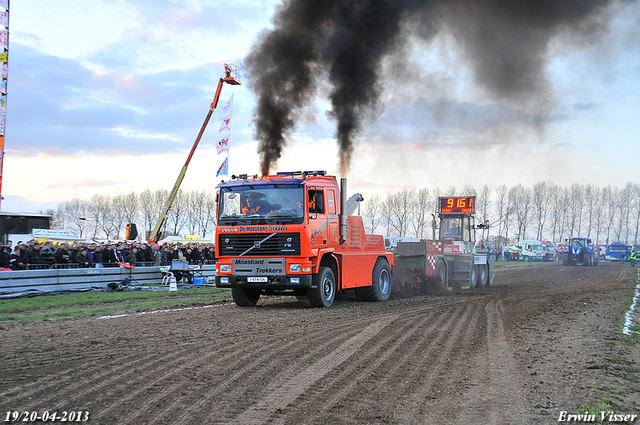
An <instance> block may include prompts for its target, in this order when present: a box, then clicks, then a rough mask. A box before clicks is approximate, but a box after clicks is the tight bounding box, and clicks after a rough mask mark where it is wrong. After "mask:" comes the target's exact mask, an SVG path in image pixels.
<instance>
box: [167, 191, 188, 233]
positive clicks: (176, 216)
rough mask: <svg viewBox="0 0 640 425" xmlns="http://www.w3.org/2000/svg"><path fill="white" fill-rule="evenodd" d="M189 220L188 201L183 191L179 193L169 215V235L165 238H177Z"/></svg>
mask: <svg viewBox="0 0 640 425" xmlns="http://www.w3.org/2000/svg"><path fill="white" fill-rule="evenodd" d="M186 219H187V200H186V195H185V193H184V191H183V190H182V189H180V190H179V191H178V194H177V195H176V199H175V200H174V201H173V205H172V206H171V209H170V210H169V212H168V214H167V223H166V227H167V234H166V235H165V236H170V235H174V236H177V235H179V234H180V232H181V231H182V228H183V227H184V225H185V221H186Z"/></svg>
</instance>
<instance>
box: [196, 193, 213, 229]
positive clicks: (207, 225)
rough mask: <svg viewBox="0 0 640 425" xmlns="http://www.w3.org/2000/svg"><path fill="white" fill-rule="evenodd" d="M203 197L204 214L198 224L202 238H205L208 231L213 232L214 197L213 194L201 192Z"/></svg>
mask: <svg viewBox="0 0 640 425" xmlns="http://www.w3.org/2000/svg"><path fill="white" fill-rule="evenodd" d="M202 193H203V197H204V212H203V214H202V218H201V222H200V229H201V230H200V232H201V233H202V237H203V238H205V237H207V233H208V232H209V231H214V229H215V226H216V197H215V194H214V193H211V192H204V191H203V192H202Z"/></svg>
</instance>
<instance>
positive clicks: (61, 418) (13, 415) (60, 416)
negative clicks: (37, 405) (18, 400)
mask: <svg viewBox="0 0 640 425" xmlns="http://www.w3.org/2000/svg"><path fill="white" fill-rule="evenodd" d="M88 420H89V412H88V411H87V410H72V411H69V412H67V411H65V410H63V411H62V412H58V411H57V410H56V411H54V412H49V411H47V410H45V411H44V412H42V413H38V412H36V411H33V412H30V411H28V410H25V411H22V412H19V411H17V410H12V411H8V412H5V417H4V422H36V421H40V422H86V421H88Z"/></svg>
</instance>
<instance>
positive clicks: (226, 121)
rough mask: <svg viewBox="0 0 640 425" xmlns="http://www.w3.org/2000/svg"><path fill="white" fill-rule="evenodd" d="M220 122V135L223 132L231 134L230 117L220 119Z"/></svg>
mask: <svg viewBox="0 0 640 425" xmlns="http://www.w3.org/2000/svg"><path fill="white" fill-rule="evenodd" d="M220 120H221V121H222V123H221V124H220V133H222V132H223V131H224V130H226V131H228V132H229V133H231V115H228V116H226V117H224V118H220Z"/></svg>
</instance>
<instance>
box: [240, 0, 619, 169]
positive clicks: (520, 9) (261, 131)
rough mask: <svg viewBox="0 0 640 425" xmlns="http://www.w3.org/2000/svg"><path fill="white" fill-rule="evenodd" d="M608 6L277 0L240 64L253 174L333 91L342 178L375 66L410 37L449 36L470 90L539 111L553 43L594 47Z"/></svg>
mask: <svg viewBox="0 0 640 425" xmlns="http://www.w3.org/2000/svg"><path fill="white" fill-rule="evenodd" d="M611 3H616V1H615V0H611V1H604V0H560V1H558V0H493V1H491V0H466V1H463V0H458V1H456V0H431V1H429V0H285V1H283V3H282V4H281V5H279V6H278V7H277V9H276V13H275V15H274V17H273V19H272V23H273V29H270V30H265V31H263V32H262V33H261V34H259V36H258V38H257V40H256V42H255V43H254V45H253V46H252V49H251V52H250V53H249V55H248V56H247V58H246V60H245V69H246V70H247V71H248V75H247V77H248V81H249V87H250V89H251V90H252V91H253V92H254V93H255V95H256V97H257V105H256V107H255V110H254V117H253V123H254V126H255V133H254V138H256V139H257V140H258V141H259V148H258V150H259V153H260V162H261V163H260V166H261V169H262V173H263V174H267V173H268V172H269V171H270V169H271V168H272V167H273V166H275V164H276V163H277V161H278V159H279V158H280V157H281V155H282V150H283V148H284V146H285V144H286V136H287V135H289V134H291V133H292V132H293V130H294V129H295V126H296V122H297V120H298V119H299V118H300V114H301V112H302V111H303V110H304V108H305V107H307V106H309V104H310V103H311V102H312V101H313V99H314V98H315V96H316V95H317V94H318V93H317V92H318V87H319V86H320V84H319V81H320V80H321V79H324V80H326V81H328V82H329V83H330V85H331V87H332V89H331V91H330V93H328V98H329V100H330V102H331V111H329V116H330V117H331V118H332V119H333V120H335V122H336V140H337V143H338V147H339V157H340V169H341V172H342V175H343V176H345V175H346V172H347V170H348V168H349V164H350V162H351V156H352V153H353V150H354V139H355V137H356V136H357V134H358V131H359V130H360V129H361V125H362V121H363V118H364V117H366V116H367V115H368V114H371V113H374V112H375V111H377V109H378V107H379V106H380V105H379V99H380V95H381V93H382V90H383V86H384V84H385V81H384V78H383V75H381V61H382V59H384V58H385V57H388V56H389V55H391V54H396V53H397V52H399V51H402V48H403V46H404V44H405V43H406V42H407V41H408V40H409V39H411V38H412V37H415V38H418V39H421V40H424V41H430V40H432V39H433V38H434V37H436V36H437V35H438V34H440V33H443V32H446V33H448V34H450V35H452V36H453V38H454V39H455V42H456V45H457V47H458V48H459V49H460V51H461V52H462V56H463V57H464V60H465V61H467V63H468V65H469V66H470V69H471V70H472V71H473V75H474V80H475V83H476V85H477V86H479V87H481V88H483V89H484V90H486V92H487V93H489V94H490V95H492V96H493V97H494V98H496V99H498V100H503V101H509V102H512V103H516V104H522V103H527V104H530V103H531V102H532V101H536V102H542V103H544V102H545V101H546V100H547V99H548V97H549V96H550V92H551V88H550V87H549V82H548V81H547V78H546V75H545V71H544V70H545V66H546V65H547V63H548V56H549V50H550V44H551V41H552V40H558V39H560V40H561V39H563V38H570V39H574V40H575V39H577V38H584V39H585V40H588V39H590V38H592V39H593V38H596V35H597V34H598V33H599V31H601V30H603V29H606V25H607V11H608V10H609V9H608V7H609V6H610V4H611Z"/></svg>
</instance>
